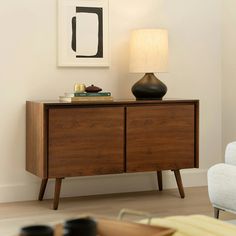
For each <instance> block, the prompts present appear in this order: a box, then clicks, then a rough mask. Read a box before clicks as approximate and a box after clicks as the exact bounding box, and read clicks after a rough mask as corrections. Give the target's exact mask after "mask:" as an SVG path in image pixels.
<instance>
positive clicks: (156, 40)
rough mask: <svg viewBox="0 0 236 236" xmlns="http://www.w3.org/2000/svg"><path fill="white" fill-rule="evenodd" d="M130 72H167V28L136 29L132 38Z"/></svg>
mask: <svg viewBox="0 0 236 236" xmlns="http://www.w3.org/2000/svg"><path fill="white" fill-rule="evenodd" d="M129 62H130V65H129V70H130V72H134V73H153V72H167V67H168V32H167V30H165V29H140V30H134V31H132V34H131V40H130V60H129Z"/></svg>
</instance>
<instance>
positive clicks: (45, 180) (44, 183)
mask: <svg viewBox="0 0 236 236" xmlns="http://www.w3.org/2000/svg"><path fill="white" fill-rule="evenodd" d="M47 183H48V179H42V182H41V186H40V190H39V197H38V200H39V201H42V200H43V196H44V193H45V190H46V187H47Z"/></svg>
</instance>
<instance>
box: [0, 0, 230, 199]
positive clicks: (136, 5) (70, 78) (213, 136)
mask: <svg viewBox="0 0 236 236" xmlns="http://www.w3.org/2000/svg"><path fill="white" fill-rule="evenodd" d="M232 2H233V1H232ZM56 13H57V12H56V0H50V1H48V0H21V1H0V29H1V36H0V42H1V43H0V79H1V92H0V103H1V111H2V114H1V119H0V130H1V132H0V150H1V157H0V160H1V161H0V201H1V202H4V201H16V200H26V199H34V198H35V197H36V195H37V192H38V187H39V179H38V178H36V177H34V176H33V175H31V174H29V173H27V172H25V170H24V163H25V101H26V100H33V99H56V98H57V97H58V96H59V95H62V94H63V93H64V92H65V91H71V90H72V89H73V85H74V83H75V82H83V83H85V84H86V85H90V84H92V83H93V84H96V85H98V86H100V87H102V88H103V89H104V90H109V91H111V92H112V94H113V96H114V97H115V98H132V94H131V92H130V88H131V86H132V84H134V82H135V81H137V80H138V79H139V78H140V76H141V75H131V74H129V73H128V54H127V48H128V40H129V33H130V30H132V29H135V28H144V27H148V28H155V27H164V28H167V29H168V30H169V37H170V68H169V73H168V74H162V75H160V76H159V77H160V78H161V79H162V80H163V81H164V82H165V83H166V84H167V86H168V89H169V90H168V94H167V96H166V97H168V98H190V99H191V98H198V99H200V168H201V169H200V170H187V171H183V177H184V184H185V186H196V185H205V184H206V169H207V168H208V167H209V166H211V165H212V164H214V163H216V162H219V160H220V158H221V157H220V153H221V28H220V24H221V0H204V1H203V0H145V1H143V0H119V1H117V0H110V46H111V65H110V68H105V69H104V68H91V69H81V68H73V69H71V68H57V66H56V52H57V48H56V44H57V37H56V28H57V21H56ZM164 186H166V187H175V186H176V185H175V181H174V178H173V176H172V175H171V173H169V174H167V175H166V181H165V185H164ZM52 187H53V186H52V182H50V183H49V188H48V190H47V193H46V195H47V197H51V196H52ZM151 189H156V177H155V175H154V174H148V173H145V174H140V173H139V174H132V175H118V176H110V178H107V177H104V176H100V177H90V178H87V177H82V178H79V179H67V180H65V184H64V185H63V189H62V195H63V196H72V195H86V194H96V193H109V192H122V191H124V192H125V191H139V190H151Z"/></svg>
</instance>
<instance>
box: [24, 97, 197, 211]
mask: <svg viewBox="0 0 236 236" xmlns="http://www.w3.org/2000/svg"><path fill="white" fill-rule="evenodd" d="M26 106H27V108H26V170H27V171H29V172H31V173H33V174H34V175H36V176H38V177H40V178H41V179H42V184H41V188H40V191H39V200H42V199H43V195H44V192H45V188H46V185H47V181H48V179H49V178H55V179H56V184H55V195H54V202H53V209H57V208H58V203H59V197H60V189H61V183H62V179H63V178H66V177H75V176H93V175H104V174H118V173H134V172H144V171H156V172H157V180H158V185H159V190H162V173H161V171H162V170H172V171H173V172H174V174H175V177H176V181H177V185H178V188H179V192H180V195H181V197H182V198H184V189H183V185H182V181H181V176H180V171H179V170H180V169H185V168H198V166H199V161H198V160H199V158H198V139H199V134H198V133H199V126H198V123H199V101H198V100H161V101H159V100H158V101H157V100H155V101H128V100H120V101H114V102H111V101H109V102H82V103H81V102H80V103H62V102H58V101H52V102H50V101H47V102H45V101H27V102H26Z"/></svg>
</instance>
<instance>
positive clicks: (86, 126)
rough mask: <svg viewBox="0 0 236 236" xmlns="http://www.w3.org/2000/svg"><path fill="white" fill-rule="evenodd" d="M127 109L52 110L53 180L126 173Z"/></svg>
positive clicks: (50, 128)
mask: <svg viewBox="0 0 236 236" xmlns="http://www.w3.org/2000/svg"><path fill="white" fill-rule="evenodd" d="M123 137H124V108H122V107H117V108H116V107H112V108H109V107H107V108H70V109H50V110H49V158H48V165H49V166H48V171H49V177H51V178H53V177H55V178H56V177H71V176H88V175H99V174H115V173H122V172H124V166H123V156H124V149H123V147H124V141H123Z"/></svg>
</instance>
